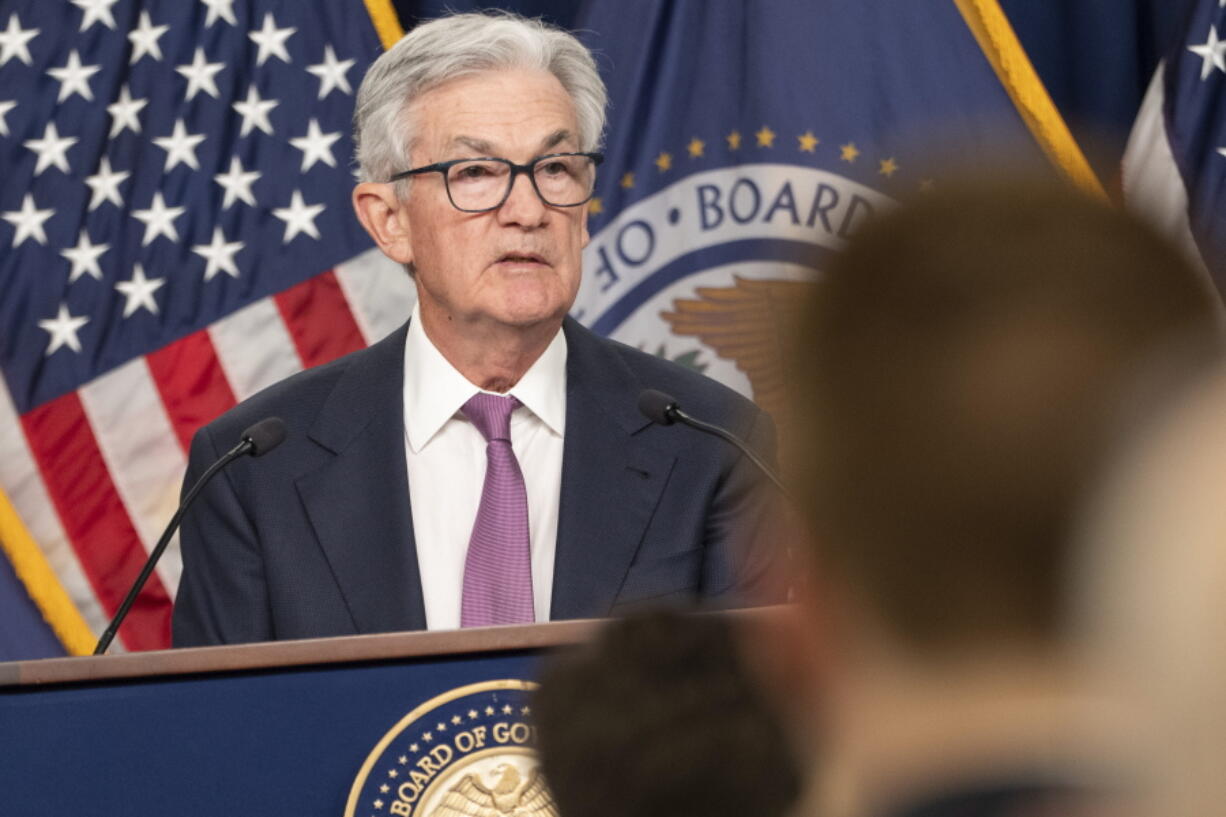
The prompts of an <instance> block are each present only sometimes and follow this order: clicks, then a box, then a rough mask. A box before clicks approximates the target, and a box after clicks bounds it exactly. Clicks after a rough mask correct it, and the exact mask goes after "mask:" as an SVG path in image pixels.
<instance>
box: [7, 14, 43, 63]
mask: <svg viewBox="0 0 1226 817" xmlns="http://www.w3.org/2000/svg"><path fill="white" fill-rule="evenodd" d="M37 36H38V29H37V28H22V27H21V18H19V17H18V16H17V15H16V14H10V15H9V24H8V28H6V29H5V30H4V31H0V65H4V64H5V63H6V62H8V61H9V60H11V59H12V58H13V57H16V58H17V59H19V60H21V61H22V62H24V63H25V64H26V65H31V64H33V62H34V60H33V59H32V58H31V57H30V47H29V43H30V40H32V39H34V38H35V37H37Z"/></svg>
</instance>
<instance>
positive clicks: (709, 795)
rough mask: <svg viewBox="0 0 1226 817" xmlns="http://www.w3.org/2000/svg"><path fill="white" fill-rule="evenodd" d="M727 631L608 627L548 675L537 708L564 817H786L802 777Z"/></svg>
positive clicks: (684, 619)
mask: <svg viewBox="0 0 1226 817" xmlns="http://www.w3.org/2000/svg"><path fill="white" fill-rule="evenodd" d="M734 627H735V624H734V622H733V621H732V620H730V619H727V618H724V617H716V616H712V615H684V614H681V613H672V612H667V613H666V612H660V613H648V614H641V615H636V616H632V617H630V618H626V619H621V620H615V621H612V622H609V623H608V624H607V625H605V626H604V629H603V630H602V631H601V633H600V634H599V636H598V637H597V638H596V640H594V641H593V642H591V643H589V644H586V645H584V646H583V647H581V648H579V649H577V650H575V651H574V652H571V653H567V654H565V655H563V656H561V657H560V658H559V659H557V660H555V662H554V663H553V664H552V665H551V666H550V667H549V668H548V669H547V671H546V672H545V673H544V675H543V677H542V679H541V687H540V691H539V692H538V693H537V699H536V701H535V703H534V706H533V709H534V712H535V714H536V724H537V737H538V745H539V749H540V755H541V766H542V768H543V770H544V773H545V776H546V778H547V779H548V781H549V786H550V788H551V789H552V790H553V793H554V797H555V799H556V801H557V804H558V809H559V813H560V814H561V815H562V817H626V816H627V815H634V817H722V816H723V815H727V817H742V816H743V815H755V817H776V815H778V816H779V817H782V815H784V814H786V813H787V812H788V809H789V808H790V807H791V806H792V805H793V803H794V801H795V799H796V796H797V793H798V792H799V790H800V784H801V774H800V771H799V768H798V764H797V761H796V759H795V757H794V756H793V754H792V753H791V751H790V750H789V747H788V746H787V744H786V741H785V735H784V731H783V729H782V728H781V726H780V725H779V722H778V720H777V717H776V715H775V714H774V712H773V711H772V710H770V709H769V708H768V707H767V705H766V703H765V702H764V699H763V696H762V695H760V694H759V692H758V690H757V688H756V686H755V685H754V683H753V682H752V681H751V680H750V678H749V677H748V675H747V673H746V672H745V670H744V669H743V668H742V665H741V661H740V657H739V656H738V655H737V650H736V645H735V643H734V641H735V633H734Z"/></svg>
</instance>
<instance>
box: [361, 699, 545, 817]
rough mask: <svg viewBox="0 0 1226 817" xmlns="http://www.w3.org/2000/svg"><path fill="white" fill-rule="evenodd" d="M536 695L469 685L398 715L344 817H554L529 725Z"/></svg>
mask: <svg viewBox="0 0 1226 817" xmlns="http://www.w3.org/2000/svg"><path fill="white" fill-rule="evenodd" d="M535 688H536V685H535V684H533V683H532V682H530V681H522V680H500V681H486V682H484V683H479V684H470V685H468V686H463V687H458V688H456V689H453V690H450V691H448V692H444V693H443V694H441V695H438V696H436V697H434V698H432V699H430V700H429V701H427V702H425V703H424V704H422V705H421V706H419V707H417V708H416V709H414V710H413V711H412V712H410V713H409V714H408V715H405V716H404V717H403V718H402V719H401V720H400V722H399V723H397V724H396V725H395V726H394V727H392V729H391V730H389V731H388V732H387V734H385V735H384V736H383V738H382V739H381V740H380V741H379V742H378V744H377V745H376V746H375V748H374V749H373V750H372V751H371V753H370V755H369V756H368V757H367V758H366V762H365V763H363V764H362V769H361V771H359V772H358V775H357V778H356V779H355V780H354V782H353V786H352V788H351V789H350V791H349V801H348V804H347V805H346V808H345V817H385V815H396V817H557V814H558V812H557V807H556V806H555V805H554V802H553V797H552V795H550V793H549V789H548V788H546V786H545V781H544V778H543V777H542V776H541V773H540V770H539V769H538V768H537V760H536V752H535V749H534V745H535V731H534V729H533V727H532V725H531V724H530V723H529V721H528V716H529V715H530V714H531V711H532V710H531V707H530V706H529V703H528V695H529V693H530V692H531V691H532V690H533V689H535Z"/></svg>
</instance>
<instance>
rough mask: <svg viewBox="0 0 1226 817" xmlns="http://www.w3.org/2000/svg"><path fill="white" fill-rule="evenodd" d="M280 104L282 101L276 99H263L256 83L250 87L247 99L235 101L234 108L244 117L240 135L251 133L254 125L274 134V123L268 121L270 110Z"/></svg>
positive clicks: (270, 134) (269, 133)
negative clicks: (256, 87)
mask: <svg viewBox="0 0 1226 817" xmlns="http://www.w3.org/2000/svg"><path fill="white" fill-rule="evenodd" d="M279 104H281V103H280V102H278V101H277V100H275V99H261V98H260V92H259V91H257V90H256V89H255V86H254V85H252V86H250V87H248V88H247V99H245V100H244V101H242V102H235V103H234V110H236V111H238V113H239V115H240V116H242V117H243V126H242V128H241V129H240V130H239V136H246V135H247V134H249V133H251V129H252V128H253V127H255V128H259V129H260V130H262V131H264V133H267V134H268V135H269V136H272V123H270V122H269V121H268V112H269V111H271V110H272V109H273V108H275V107H277V105H279Z"/></svg>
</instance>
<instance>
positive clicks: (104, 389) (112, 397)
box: [78, 357, 187, 599]
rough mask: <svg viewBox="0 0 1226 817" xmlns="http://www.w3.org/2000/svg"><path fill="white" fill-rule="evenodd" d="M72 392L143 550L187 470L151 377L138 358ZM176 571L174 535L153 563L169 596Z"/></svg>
mask: <svg viewBox="0 0 1226 817" xmlns="http://www.w3.org/2000/svg"><path fill="white" fill-rule="evenodd" d="M78 393H79V394H80V396H81V405H82V406H83V407H84V409H85V415H86V417H88V418H89V424H90V427H91V428H92V429H93V432H94V439H95V440H97V442H98V448H99V449H100V450H101V451H102V458H103V460H105V462H106V467H107V470H108V471H110V474H111V480H112V481H113V482H114V483H115V490H116V491H118V492H119V498H120V499H121V500H122V501H123V505H124V509H125V510H126V511H127V513H128V518H129V519H130V520H132V525H133V527H135V528H136V534H137V536H139V537H140V540H141V543H142V544H143V545H144V546H145V552H146V553H149V552H151V551H152V550H153V546H154V544H155V543H156V542H157V539H158V536H160V535H161V533H162V529H163V528H165V527H166V523H167V522H169V521H170V517H172V516H174V512H175V509H176V508H178V506H179V486H180V484H181V483H182V481H183V472H184V471H185V470H186V469H187V457H186V456H185V455H184V453H183V449H182V448H180V447H179V441H178V438H177V437H176V436H175V431H174V428H173V427H172V426H171V423H170V418H169V417H168V416H167V414H166V407H165V405H164V404H163V403H162V398H161V396H160V395H159V394H158V390H157V386H156V385H155V384H154V381H153V375H152V373H150V371H149V366H148V365H147V364H146V363H145V359H144V358H143V357H139V358H136V359H134V360H130V361H128V362H127V363H125V364H123V365H122V366H120V367H118V368H116V369H112V370H111V371H109V372H107V373H106V374H104V375H102V376H101V377H99V378H96V379H95V380H93V381H92V382H90V383H88V384H87V385H85V386H83V387H82V388H81V389H80V391H79V392H78ZM182 569H183V563H182V560H181V558H180V556H179V547H178V541H177V539H176V541H174V542H172V543H171V545H170V547H168V548H167V549H166V553H165V554H163V556H162V558H161V560H160V561H159V562H158V566H157V573H158V576H159V577H160V578H161V580H162V584H164V585H165V586H166V592H167V593H169V594H170V597H171V598H172V599H173V598H174V596H175V590H176V589H177V588H178V586H179V574H180V573H181V572H182ZM125 590H126V588H125Z"/></svg>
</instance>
